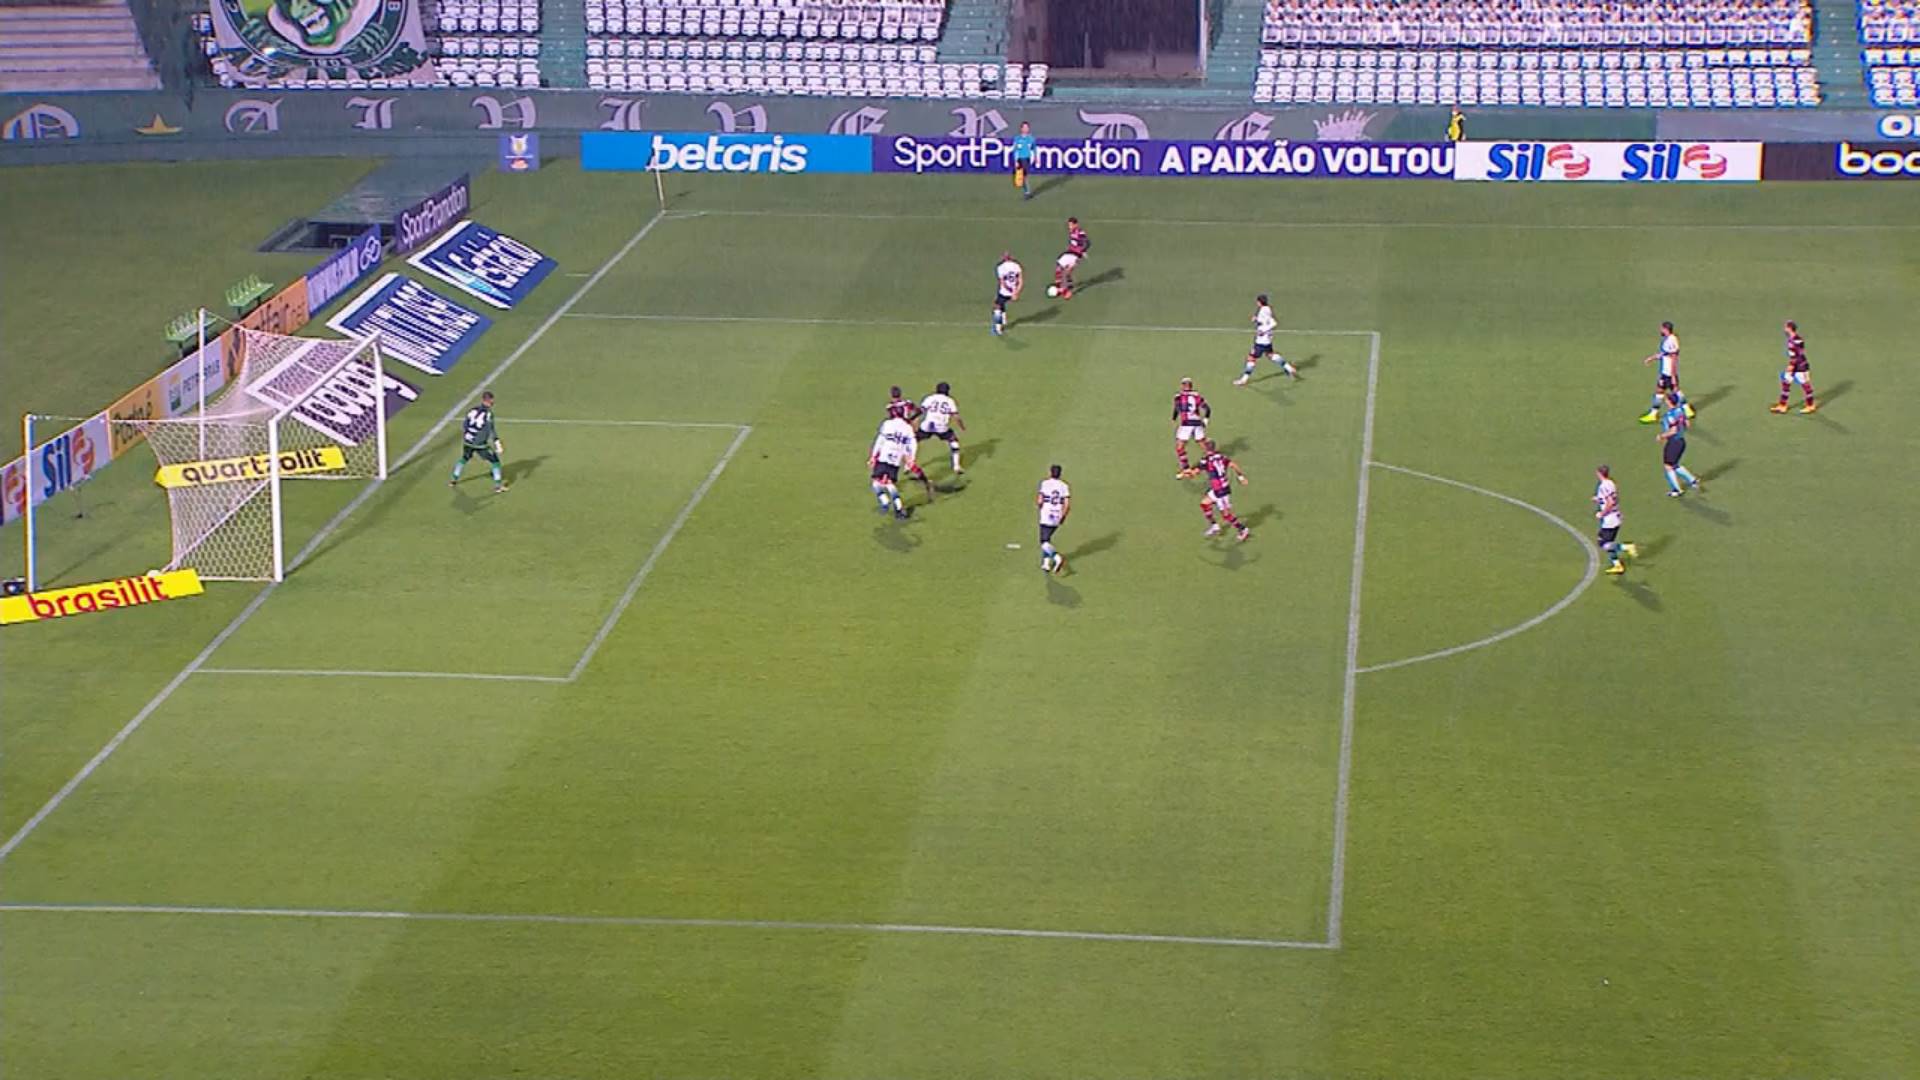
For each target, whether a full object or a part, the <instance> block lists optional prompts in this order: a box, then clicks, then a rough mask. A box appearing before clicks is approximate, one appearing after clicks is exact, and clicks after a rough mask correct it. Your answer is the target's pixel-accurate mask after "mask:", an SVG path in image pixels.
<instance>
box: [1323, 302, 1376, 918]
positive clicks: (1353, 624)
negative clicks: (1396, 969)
mask: <svg viewBox="0 0 1920 1080" xmlns="http://www.w3.org/2000/svg"><path fill="white" fill-rule="evenodd" d="M1379 387H1380V334H1379V332H1377V331H1376V332H1374V333H1373V335H1372V338H1371V340H1370V341H1369V342H1368V347H1367V407H1366V413H1365V418H1364V419H1363V420H1362V421H1361V425H1360V484H1359V492H1358V494H1356V495H1355V496H1354V507H1353V570H1352V584H1351V585H1349V586H1348V590H1347V663H1346V673H1345V674H1344V675H1343V676H1342V677H1341V680H1340V769H1339V773H1338V778H1337V779H1336V780H1335V781H1334V790H1333V872H1332V875H1331V877H1332V881H1331V882H1330V883H1329V885H1328V887H1327V947H1328V948H1332V949H1337V948H1339V947H1340V928H1341V920H1342V919H1343V918H1344V916H1345V913H1346V899H1347V798H1348V793H1349V792H1350V791H1351V790H1352V781H1353V709H1354V703H1353V697H1354V683H1355V680H1356V678H1357V677H1358V675H1359V673H1360V669H1359V664H1360V591H1361V590H1360V582H1361V579H1362V577H1363V576H1364V575H1365V574H1366V563H1367V500H1368V498H1369V497H1370V490H1369V485H1368V480H1369V478H1370V476H1371V471H1372V465H1373V405H1374V400H1375V398H1376V396H1377V391H1378V390H1379Z"/></svg>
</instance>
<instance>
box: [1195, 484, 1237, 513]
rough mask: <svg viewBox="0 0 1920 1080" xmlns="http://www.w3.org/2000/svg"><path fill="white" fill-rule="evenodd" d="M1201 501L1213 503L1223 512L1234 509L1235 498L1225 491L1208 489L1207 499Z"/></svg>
mask: <svg viewBox="0 0 1920 1080" xmlns="http://www.w3.org/2000/svg"><path fill="white" fill-rule="evenodd" d="M1201 501H1202V502H1209V503H1212V504H1213V505H1215V506H1217V507H1219V508H1220V509H1222V510H1232V509H1233V496H1232V495H1230V494H1228V493H1227V492H1224V491H1214V490H1212V489H1208V491H1207V497H1206V498H1205V499H1202V500H1201Z"/></svg>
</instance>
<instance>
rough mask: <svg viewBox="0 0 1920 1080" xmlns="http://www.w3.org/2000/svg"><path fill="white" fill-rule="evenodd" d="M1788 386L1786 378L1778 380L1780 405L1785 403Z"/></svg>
mask: <svg viewBox="0 0 1920 1080" xmlns="http://www.w3.org/2000/svg"><path fill="white" fill-rule="evenodd" d="M1789 388H1790V384H1789V383H1788V382H1787V380H1785V379H1781V380H1780V404H1782V405H1785V404H1786V403H1787V391H1788V389H1789Z"/></svg>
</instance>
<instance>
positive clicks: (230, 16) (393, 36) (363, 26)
mask: <svg viewBox="0 0 1920 1080" xmlns="http://www.w3.org/2000/svg"><path fill="white" fill-rule="evenodd" d="M211 6H212V9H213V26H214V37H215V40H216V41H217V42H218V44H219V46H220V49H221V51H222V52H224V53H225V54H226V56H227V59H228V60H229V61H230V62H231V63H232V64H233V65H234V67H235V68H236V69H238V70H239V72H240V74H241V75H243V76H247V77H257V78H268V79H276V78H280V77H281V76H283V75H286V74H287V73H288V72H291V71H300V70H305V71H307V72H308V73H309V74H311V75H315V76H324V77H329V78H350V77H358V78H363V79H393V78H403V77H405V76H407V75H409V74H411V73H413V72H415V71H418V70H419V69H421V68H424V67H426V66H427V38H426V34H425V33H424V32H423V31H422V30H421V26H420V0H212V4H211Z"/></svg>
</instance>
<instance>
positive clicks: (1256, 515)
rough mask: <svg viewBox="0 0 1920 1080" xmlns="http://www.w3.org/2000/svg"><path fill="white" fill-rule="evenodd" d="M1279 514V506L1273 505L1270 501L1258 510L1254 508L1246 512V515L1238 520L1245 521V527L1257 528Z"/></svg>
mask: <svg viewBox="0 0 1920 1080" xmlns="http://www.w3.org/2000/svg"><path fill="white" fill-rule="evenodd" d="M1279 516H1280V508H1279V507H1277V506H1275V505H1273V504H1272V503H1268V504H1267V505H1265V506H1263V507H1261V508H1260V509H1258V510H1255V511H1254V512H1253V513H1251V514H1248V515H1247V516H1246V517H1243V518H1241V519H1240V520H1241V521H1244V522H1246V523H1247V528H1249V529H1257V528H1259V527H1260V526H1262V525H1265V524H1266V523H1267V522H1269V521H1272V520H1274V519H1276V518H1278V517H1279Z"/></svg>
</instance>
